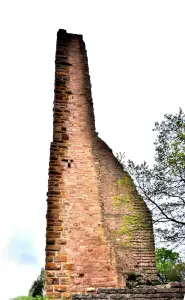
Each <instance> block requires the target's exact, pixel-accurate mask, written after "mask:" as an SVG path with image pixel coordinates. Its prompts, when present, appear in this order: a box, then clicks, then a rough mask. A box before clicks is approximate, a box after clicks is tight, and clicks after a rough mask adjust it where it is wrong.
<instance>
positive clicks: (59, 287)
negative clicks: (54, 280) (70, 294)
mask: <svg viewBox="0 0 185 300" xmlns="http://www.w3.org/2000/svg"><path fill="white" fill-rule="evenodd" d="M54 290H55V291H57V292H66V291H67V286H66V285H55V286H54Z"/></svg>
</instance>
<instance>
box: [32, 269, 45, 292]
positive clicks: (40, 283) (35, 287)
mask: <svg viewBox="0 0 185 300" xmlns="http://www.w3.org/2000/svg"><path fill="white" fill-rule="evenodd" d="M44 285H45V270H44V268H42V269H41V272H40V275H39V276H38V278H37V280H35V281H34V282H33V284H32V286H31V288H30V290H29V296H32V297H36V296H41V297H43V293H44Z"/></svg>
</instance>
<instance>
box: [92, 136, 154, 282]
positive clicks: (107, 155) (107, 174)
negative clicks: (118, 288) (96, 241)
mask: <svg viewBox="0 0 185 300" xmlns="http://www.w3.org/2000/svg"><path fill="white" fill-rule="evenodd" d="M96 140H97V144H96V148H95V149H96V155H97V157H98V159H99V168H100V171H99V180H100V186H101V199H102V202H103V213H104V224H105V231H106V234H107V237H108V239H109V240H110V241H111V242H112V245H114V248H115V251H116V266H117V272H118V277H119V278H118V280H119V284H121V283H122V282H123V281H124V279H125V278H126V277H127V275H128V274H129V273H131V272H136V273H141V274H147V275H148V276H149V277H150V278H151V279H156V263H155V250H154V238H153V229H152V218H151V213H150V211H149V209H148V208H147V206H146V204H145V202H144V201H142V200H141V199H140V198H139V197H138V194H137V192H136V191H134V192H132V191H128V192H127V195H128V194H129V197H130V200H131V201H132V203H133V208H134V211H133V213H135V212H140V214H141V217H142V219H143V220H144V223H145V224H148V227H147V228H146V229H145V228H144V229H142V230H140V231H137V232H136V233H132V237H131V241H130V243H129V246H128V245H127V244H124V235H118V234H115V235H114V234H113V233H114V232H115V231H120V228H121V227H122V222H123V216H124V215H126V214H127V213H128V212H127V208H126V207H125V206H124V204H123V205H121V206H119V207H115V205H114V200H113V196H116V195H120V194H123V202H124V189H123V188H122V187H119V186H118V180H119V179H120V178H123V177H124V176H125V174H126V172H125V171H124V170H123V167H122V165H121V164H120V163H119V161H118V160H117V159H116V158H115V156H114V155H113V153H112V150H111V149H110V148H109V147H108V146H107V144H106V143H105V142H103V141H102V140H101V139H100V138H96ZM127 175H128V174H127ZM143 220H142V221H143Z"/></svg>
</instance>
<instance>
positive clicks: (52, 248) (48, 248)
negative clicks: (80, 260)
mask: <svg viewBox="0 0 185 300" xmlns="http://www.w3.org/2000/svg"><path fill="white" fill-rule="evenodd" d="M46 250H53V251H59V250H60V246H56V245H46Z"/></svg>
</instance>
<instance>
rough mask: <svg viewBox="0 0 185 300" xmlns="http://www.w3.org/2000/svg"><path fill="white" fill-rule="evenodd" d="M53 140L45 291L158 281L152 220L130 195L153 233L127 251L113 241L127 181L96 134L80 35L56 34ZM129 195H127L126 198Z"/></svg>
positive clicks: (142, 233)
mask: <svg viewBox="0 0 185 300" xmlns="http://www.w3.org/2000/svg"><path fill="white" fill-rule="evenodd" d="M55 64H56V72H55V99H54V121H53V141H52V143H51V148H50V164H49V181H48V199H47V203H48V206H47V216H46V217H47V233H46V291H47V295H48V296H55V299H61V296H62V295H63V296H66V297H67V296H69V295H70V293H77V292H86V291H87V290H88V289H89V288H90V287H95V288H97V287H119V286H124V284H125V280H126V276H127V274H128V273H130V272H133V271H135V272H141V273H143V274H148V275H149V276H150V277H151V279H155V278H156V267H155V255H154V241H153V229H152V223H151V214H150V212H149V210H148V208H147V207H146V205H145V203H144V202H143V201H142V202H141V201H139V200H138V199H140V197H139V196H138V195H137V192H136V191H134V192H133V191H132V192H130V194H129V195H130V198H131V199H132V202H133V203H134V209H135V210H136V211H140V212H141V215H142V219H143V220H145V222H146V223H147V224H148V227H147V229H140V230H138V231H137V232H136V233H135V234H134V235H133V237H132V240H131V245H130V246H129V247H125V246H124V245H122V244H121V243H120V241H119V240H120V239H119V238H117V237H116V236H115V234H114V233H115V231H116V230H119V228H120V227H121V225H122V218H123V216H124V215H125V214H126V213H127V211H126V209H125V207H124V204H123V205H122V206H121V207H120V208H119V209H118V208H115V207H114V203H113V199H112V196H115V195H119V194H120V193H121V194H123V195H124V191H123V190H124V189H123V188H120V187H119V186H118V179H119V178H121V177H123V176H125V174H126V173H125V172H124V171H123V169H122V166H121V165H120V163H119V162H118V161H117V159H116V158H115V157H114V155H113V153H112V151H111V149H110V148H109V147H108V146H107V145H106V144H105V143H104V142H103V141H102V140H101V139H100V138H99V137H98V136H97V133H96V132H95V123H94V112H93V103H92V97H91V84H90V77H89V70H88V62H87V54H86V49H85V44H84V42H83V39H82V36H81V35H74V34H68V33H67V32H66V31H65V30H59V31H58V35H57V49H56V61H55ZM128 192H129V191H127V194H128Z"/></svg>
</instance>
